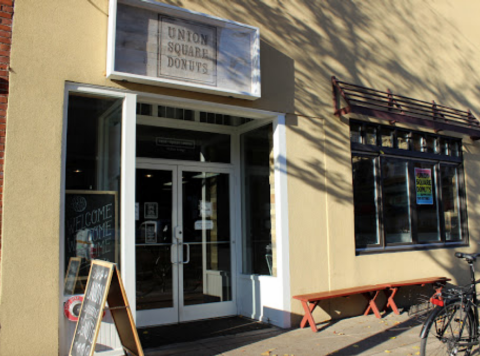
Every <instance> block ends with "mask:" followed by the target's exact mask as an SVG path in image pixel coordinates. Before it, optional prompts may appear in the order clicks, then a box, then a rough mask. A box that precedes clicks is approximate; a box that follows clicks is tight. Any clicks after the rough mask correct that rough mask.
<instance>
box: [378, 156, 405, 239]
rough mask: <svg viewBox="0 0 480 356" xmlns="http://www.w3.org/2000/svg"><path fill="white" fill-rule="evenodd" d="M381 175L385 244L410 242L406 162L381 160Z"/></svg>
mask: <svg viewBox="0 0 480 356" xmlns="http://www.w3.org/2000/svg"><path fill="white" fill-rule="evenodd" d="M382 175H383V197H384V204H385V206H384V224H385V227H384V228H385V241H386V243H387V244H390V243H407V242H412V234H411V224H410V209H409V205H410V204H409V201H410V197H409V189H408V164H407V161H404V160H400V159H394V158H385V159H383V161H382Z"/></svg>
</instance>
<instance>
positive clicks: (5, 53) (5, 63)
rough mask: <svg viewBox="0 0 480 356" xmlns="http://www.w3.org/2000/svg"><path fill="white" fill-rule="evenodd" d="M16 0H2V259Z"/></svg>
mask: <svg viewBox="0 0 480 356" xmlns="http://www.w3.org/2000/svg"><path fill="white" fill-rule="evenodd" d="M14 3H15V0H0V259H1V248H2V240H1V239H2V234H1V231H2V226H1V221H2V214H3V167H4V164H3V163H4V156H5V129H6V126H7V105H8V73H9V70H10V47H11V43H12V21H13V6H14Z"/></svg>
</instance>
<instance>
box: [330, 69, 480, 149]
mask: <svg viewBox="0 0 480 356" xmlns="http://www.w3.org/2000/svg"><path fill="white" fill-rule="evenodd" d="M332 87H333V101H334V114H335V115H336V116H340V115H346V114H350V113H354V114H361V115H366V116H370V117H375V118H379V119H384V120H388V121H389V122H390V123H391V124H394V123H396V122H402V123H407V124H413V125H418V126H424V127H428V128H430V129H433V130H434V131H435V132H440V131H447V130H448V131H453V132H458V133H461V134H465V135H469V136H470V138H471V139H472V140H478V139H480V122H479V121H478V120H477V118H476V117H475V116H473V114H472V113H471V112H470V110H467V111H464V110H458V109H455V108H450V107H448V106H444V105H439V104H436V103H435V101H432V102H431V103H429V102H427V101H422V100H418V99H412V98H409V97H406V96H401V95H396V94H393V93H392V92H390V90H387V91H386V92H383V91H379V90H375V89H371V88H366V87H362V86H359V85H355V84H350V83H346V82H342V81H339V80H337V79H336V78H335V77H332ZM342 98H343V102H342V100H341V99H342Z"/></svg>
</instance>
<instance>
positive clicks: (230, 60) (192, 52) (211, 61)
mask: <svg viewBox="0 0 480 356" xmlns="http://www.w3.org/2000/svg"><path fill="white" fill-rule="evenodd" d="M110 14H114V15H113V16H109V44H108V53H107V55H108V61H107V62H108V63H107V77H108V78H110V79H118V80H122V81H130V82H135V83H143V84H149V85H158V86H164V87H171V88H178V89H184V90H190V91H198V92H206V93H213V94H218V95H224V96H233V97H239V98H244V99H257V98H259V97H260V36H259V30H258V28H255V27H252V26H248V25H245V24H241V23H237V22H233V21H229V20H224V19H220V18H216V17H212V16H209V15H205V14H201V13H197V12H193V11H189V10H187V9H182V8H179V7H175V6H170V5H166V4H162V3H159V2H157V1H153V0H141V1H140V0H110Z"/></svg>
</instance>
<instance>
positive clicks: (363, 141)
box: [350, 120, 469, 254]
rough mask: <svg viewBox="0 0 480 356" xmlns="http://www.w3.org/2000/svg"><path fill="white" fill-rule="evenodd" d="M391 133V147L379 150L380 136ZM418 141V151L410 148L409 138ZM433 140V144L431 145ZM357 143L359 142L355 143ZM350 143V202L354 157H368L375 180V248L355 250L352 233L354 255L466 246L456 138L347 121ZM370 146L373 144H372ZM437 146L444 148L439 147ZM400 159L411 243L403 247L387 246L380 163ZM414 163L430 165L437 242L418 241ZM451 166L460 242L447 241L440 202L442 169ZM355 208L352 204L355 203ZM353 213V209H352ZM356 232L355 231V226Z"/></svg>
mask: <svg viewBox="0 0 480 356" xmlns="http://www.w3.org/2000/svg"><path fill="white" fill-rule="evenodd" d="M354 125H356V127H359V128H360V135H355V134H353V132H352V127H353V126H354ZM388 131H390V132H391V136H392V142H391V146H392V147H389V146H390V145H388V146H382V133H383V132H388ZM369 132H376V137H375V139H374V140H372V137H371V136H370V137H367V133H369ZM398 137H407V148H399V147H398ZM414 137H416V138H419V137H421V139H420V141H421V142H422V144H421V147H419V146H418V145H417V146H416V148H417V150H415V147H414V145H413V139H412V138H414ZM432 140H433V141H432ZM355 141H359V142H355ZM427 142H429V143H430V144H431V143H432V142H433V145H434V150H435V152H430V151H431V147H429V146H428V144H427ZM350 143H351V159H352V184H353V195H354V196H353V198H354V199H355V192H354V190H355V182H354V181H353V180H354V179H355V178H354V175H353V159H354V157H368V158H372V159H373V161H374V167H375V168H374V169H375V173H374V175H375V179H374V190H375V193H376V195H375V204H376V206H375V211H376V225H377V226H376V232H377V241H378V244H364V245H362V246H358V241H357V231H355V234H354V236H355V248H356V253H357V254H368V253H382V252H394V251H403V250H407V251H411V250H418V249H434V248H448V247H458V246H468V245H469V233H468V214H467V203H466V189H465V172H464V162H463V155H462V149H461V148H462V140H461V139H459V138H454V137H449V136H444V135H439V134H434V133H427V132H422V131H415V130H409V129H405V128H397V127H392V126H387V125H381V124H376V123H370V122H364V121H358V120H350ZM371 143H373V144H371ZM440 143H442V144H443V145H444V147H447V146H448V149H447V150H446V151H445V148H444V147H443V148H442V147H440ZM389 158H393V159H400V160H402V161H405V162H407V169H408V175H407V182H408V192H409V203H408V212H409V214H410V215H409V224H410V237H411V242H402V243H387V242H386V234H385V205H386V203H385V200H384V199H385V197H384V196H383V195H384V186H383V172H382V167H383V164H384V163H382V161H385V160H386V159H389ZM416 162H420V163H422V162H423V163H428V164H431V165H432V175H433V177H432V183H433V185H434V187H432V188H433V189H434V192H435V194H434V199H435V201H434V202H435V206H436V215H437V226H438V234H439V235H440V239H439V240H438V241H433V240H431V241H426V242H421V241H419V239H418V217H417V215H418V211H417V210H419V209H418V207H417V206H416V202H415V199H416V195H415V194H416V191H415V175H414V166H415V163H416ZM442 166H453V167H455V168H456V180H457V181H456V189H457V195H456V198H455V199H458V209H459V211H458V216H459V218H460V220H461V221H460V227H459V231H460V238H461V239H460V240H456V241H448V240H447V238H446V236H447V235H446V231H445V226H446V225H445V210H444V205H443V203H444V202H443V199H442V186H441V172H440V171H441V167H442ZM354 207H355V200H354ZM354 209H355V208H354ZM356 218H357V217H356V213H355V212H354V219H356ZM354 225H355V227H354V228H355V229H356V224H354Z"/></svg>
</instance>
